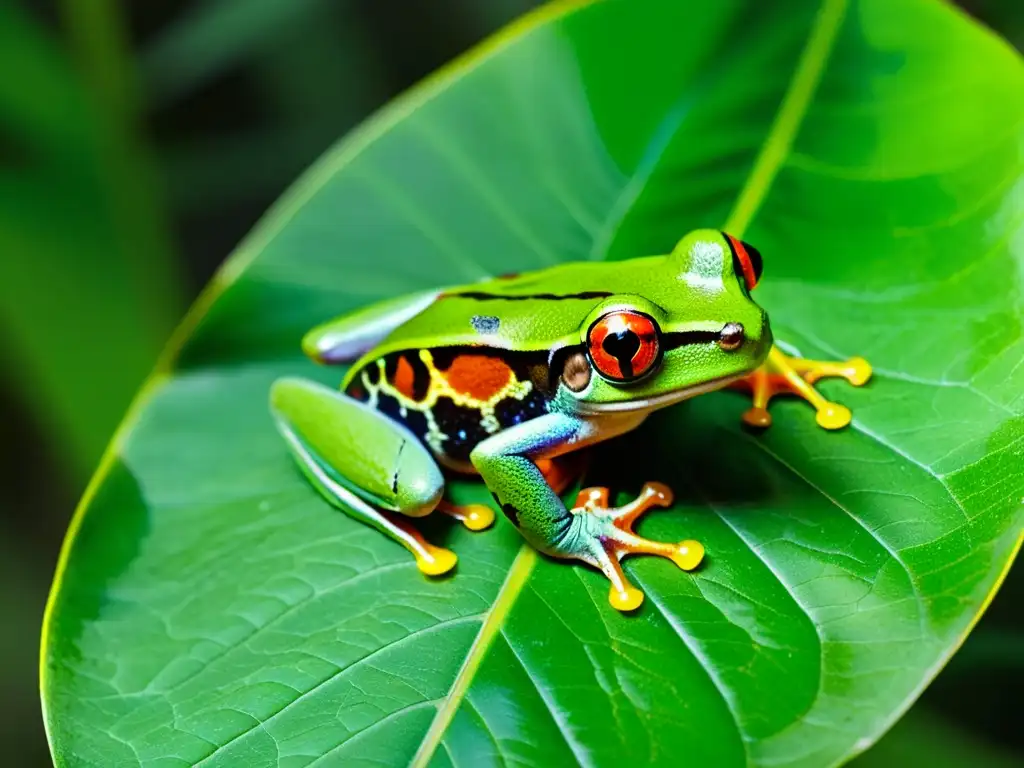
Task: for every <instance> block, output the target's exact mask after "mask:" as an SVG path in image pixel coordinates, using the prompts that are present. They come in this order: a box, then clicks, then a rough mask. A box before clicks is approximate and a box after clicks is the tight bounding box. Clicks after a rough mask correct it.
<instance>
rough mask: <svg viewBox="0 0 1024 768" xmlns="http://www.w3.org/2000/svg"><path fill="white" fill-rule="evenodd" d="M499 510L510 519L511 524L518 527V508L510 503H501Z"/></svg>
mask: <svg viewBox="0 0 1024 768" xmlns="http://www.w3.org/2000/svg"><path fill="white" fill-rule="evenodd" d="M501 511H502V512H504V513H505V517H507V518H508V519H509V520H511V521H512V525H514V526H515V527H516V528H518V527H519V510H518V509H516V508H515V507H513V506H512V505H511V504H502V505H501Z"/></svg>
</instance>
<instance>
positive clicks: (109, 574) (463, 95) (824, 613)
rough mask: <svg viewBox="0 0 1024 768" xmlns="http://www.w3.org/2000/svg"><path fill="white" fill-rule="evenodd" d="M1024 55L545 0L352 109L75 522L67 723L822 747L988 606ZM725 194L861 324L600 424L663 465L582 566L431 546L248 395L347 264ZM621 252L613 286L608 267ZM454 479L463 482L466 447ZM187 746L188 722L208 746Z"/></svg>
mask: <svg viewBox="0 0 1024 768" xmlns="http://www.w3.org/2000/svg"><path fill="white" fill-rule="evenodd" d="M1022 119H1024V67H1022V65H1021V62H1020V60H1019V59H1018V58H1017V57H1016V55H1015V54H1014V53H1012V52H1011V51H1010V49H1009V48H1008V47H1007V46H1006V45H1005V44H1003V43H1002V42H1001V41H999V40H998V39H996V38H995V37H994V36H992V35H991V34H989V33H988V32H986V31H984V30H982V29H980V28H979V27H977V26H975V25H973V24H972V23H971V22H969V21H968V20H967V19H966V18H965V17H963V16H961V15H960V14H959V13H958V12H957V11H955V10H954V9H952V8H950V7H947V6H945V5H943V4H940V3H934V2H931V1H930V0H899V2H892V0H860V1H859V2H850V3H845V2H841V0H826V2H824V4H823V5H821V6H820V7H819V6H816V5H815V4H812V3H807V2H803V0H794V1H793V2H779V3H758V2H742V1H740V0H735V1H732V2H720V3H713V4H698V3H679V2H676V0H628V1H627V0H607V1H606V2H594V3H569V4H561V5H555V6H551V7H549V8H547V9H545V10H544V11H542V12H541V13H539V14H536V15H534V16H532V17H530V18H528V19H527V20H526V21H524V22H522V23H520V24H518V25H516V26H515V27H513V28H512V29H510V30H508V31H507V33H506V34H505V35H504V36H503V37H501V38H500V39H498V40H497V41H493V42H492V43H490V44H488V45H487V46H485V47H484V48H483V49H482V50H481V51H479V52H477V53H476V54H475V56H473V57H472V58H471V59H469V60H467V61H465V62H462V63H461V64H459V65H457V66H455V67H453V68H450V69H448V70H447V71H445V72H444V73H442V74H441V75H439V76H437V77H435V78H433V79H432V80H430V81H428V82H427V83H426V84H424V85H423V86H421V87H419V88H418V89H417V90H415V91H414V92H413V93H411V94H409V95H408V96H407V97H405V98H403V99H402V100H400V101H399V102H397V103H395V104H394V105H392V106H391V107H390V108H389V109H387V110H385V112H384V113H383V114H382V115H380V116H378V117H377V118H376V119H374V120H373V121H371V122H370V123H368V124H367V125H366V126H364V127H363V128H362V129H361V130H360V131H358V132H357V133H356V134H355V135H353V136H351V137H349V138H348V139H347V140H346V141H344V142H343V143H342V144H341V145H340V146H339V147H338V148H337V149H336V150H335V151H333V152H331V153H329V155H328V156H327V157H325V158H324V160H323V161H322V162H321V163H320V164H319V165H318V166H317V167H316V168H315V169H313V170H312V171H311V172H310V173H309V174H308V176H307V177H306V178H304V179H303V180H302V181H301V182H300V183H299V184H298V185H297V186H296V188H295V189H294V190H293V191H292V192H291V193H290V194H289V195H288V196H287V197H286V198H285V199H284V200H283V201H282V202H281V203H280V205H279V206H278V207H277V208H276V210H274V211H273V212H272V213H271V214H270V215H269V216H268V218H267V219H266V220H265V221H264V222H263V223H262V224H261V226H260V227H259V228H258V229H257V231H256V232H254V234H253V235H252V236H251V238H250V239H249V240H248V241H247V242H246V243H245V244H243V246H242V248H241V250H240V252H239V253H238V254H237V255H236V256H235V257H234V258H233V259H232V261H230V262H229V264H228V266H227V267H226V268H225V270H224V272H223V273H222V274H221V276H220V277H219V278H218V280H217V281H215V283H214V284H213V286H211V288H210V291H209V292H208V294H207V299H206V300H205V301H204V302H203V303H202V309H200V310H199V311H198V312H196V313H194V314H193V319H198V322H196V323H192V324H190V325H189V335H188V338H187V341H185V342H184V345H183V347H182V348H181V349H180V353H179V354H178V355H177V359H176V362H175V364H174V366H173V368H171V367H168V368H167V369H166V370H164V371H163V372H162V373H161V374H160V375H159V376H158V377H157V378H156V379H155V380H154V381H153V383H152V385H151V386H150V387H149V388H147V389H146V390H145V391H144V393H143V395H142V396H141V397H140V399H139V402H138V404H137V408H136V409H135V410H134V412H133V414H132V415H131V416H130V417H129V419H128V420H127V421H126V423H125V425H124V427H123V429H122V430H121V432H120V434H119V435H118V437H117V439H116V441H115V443H114V446H113V449H112V451H111V452H110V454H109V456H108V461H107V462H106V463H105V465H104V467H103V468H102V470H101V472H100V473H99V475H98V476H97V478H96V481H95V483H94V485H93V487H92V489H91V491H90V493H89V494H88V495H87V498H86V500H85V502H84V504H83V508H82V510H81V514H80V516H79V517H78V518H77V520H76V524H75V526H74V527H73V529H72V532H71V534H70V536H69V544H68V548H67V551H66V558H65V560H64V563H63V566H62V568H61V571H60V573H59V574H58V580H57V584H56V587H55V593H54V597H53V600H52V604H51V608H50V612H49V614H48V622H47V632H46V635H45V637H44V649H43V652H44V673H45V674H44V699H45V702H46V710H47V719H48V725H49V730H50V736H51V740H52V744H53V747H54V750H55V754H56V755H57V757H58V761H59V762H61V763H62V764H69V765H110V764H116V763H117V762H118V761H121V762H124V763H130V762H133V761H140V762H143V763H145V764H153V765H158V764H159V765H177V764H182V765H185V764H193V763H201V764H204V765H239V764H245V765H252V766H257V765H276V764H280V765H288V766H298V765H307V764H312V763H317V764H320V765H332V764H344V765H363V764H366V765H369V764H378V765H380V764H384V765H398V764H406V763H408V762H409V761H410V759H412V758H414V757H415V760H416V763H417V764H430V765H437V766H448V765H452V766H471V765H472V766H477V765H490V764H495V765H501V764H516V765H562V764H571V763H573V762H579V763H581V764H585V765H599V766H614V765H619V764H622V763H623V761H630V762H637V763H646V762H651V763H659V764H688V765H713V766H742V765H746V764H754V765H773V766H819V765H827V764H833V763H836V762H838V761H841V760H843V759H845V758H846V757H848V756H850V755H851V754H854V753H856V752H858V751H860V750H863V749H865V748H866V747H867V746H869V745H870V744H871V743H872V742H873V741H874V740H875V739H876V738H877V737H878V736H879V735H880V734H881V733H882V732H883V731H884V730H885V729H886V728H887V727H888V726H889V725H890V724H891V723H892V722H893V721H894V720H895V719H896V718H897V717H898V715H899V714H900V713H901V712H902V711H903V710H904V709H905V708H906V707H907V706H909V704H910V703H911V702H912V701H913V699H914V698H915V697H916V695H917V694H918V693H919V692H920V690H921V689H922V687H923V686H924V685H926V684H927V682H928V681H929V680H930V679H931V677H932V676H934V674H935V673H936V672H937V671H938V669H939V668H940V667H941V666H942V664H943V663H944V662H945V660H946V659H947V658H948V657H949V655H950V654H951V653H952V652H953V651H954V650H955V648H956V647H957V645H958V644H959V642H960V640H961V638H962V637H963V636H964V634H965V633H966V632H967V631H968V630H969V628H970V626H971V625H972V622H973V621H974V620H975V617H976V616H977V614H978V613H979V611H980V610H981V609H982V607H983V605H984V604H985V602H986V600H987V599H988V597H989V595H990V594H991V592H992V591H993V590H994V588H995V587H996V586H997V585H998V582H999V581H1000V579H1001V576H1002V574H1003V573H1004V572H1005V569H1006V568H1007V567H1008V564H1009V561H1010V559H1011V558H1012V556H1013V553H1014V550H1015V547H1016V546H1017V544H1018V541H1019V536H1020V531H1021V525H1022V521H1024V510H1022V507H1021V497H1022V495H1024V469H1022V459H1024V365H1022V364H1021V360H1022V358H1024V337H1022V319H1024V312H1022V309H1021V307H1022V299H1021V296H1022V294H1021V289H1022V283H1024V250H1022V249H1024V239H1022V236H1024V233H1022V230H1021V223H1022V217H1024V200H1022V195H1021V179H1022V173H1021V172H1022V168H1024V163H1022V158H1021V146H1022V138H1024V133H1022ZM723 225H724V226H725V227H727V228H728V229H729V230H730V231H731V232H732V233H733V234H735V235H737V236H742V237H743V238H744V239H745V240H747V241H749V242H753V243H756V244H757V246H758V248H759V249H760V250H761V252H762V254H764V257H765V264H766V267H765V276H764V280H763V281H762V284H761V286H759V287H758V289H757V291H758V296H759V301H760V302H761V303H762V304H763V305H764V306H765V307H767V308H768V310H769V312H770V314H771V317H772V322H773V327H774V329H775V333H776V336H777V337H779V338H780V339H782V340H784V341H785V342H787V343H788V344H790V345H792V346H793V347H795V348H797V349H798V350H799V351H800V352H801V353H803V354H804V355H806V356H808V357H833V356H834V357H847V356H849V355H852V354H861V355H864V356H865V357H867V358H868V359H869V360H871V361H872V363H874V365H875V366H876V376H875V379H874V380H873V381H872V382H871V384H870V385H869V386H867V387H865V388H863V389H861V390H853V389H850V388H848V387H846V386H845V385H842V384H835V383H834V382H830V383H826V384H824V385H823V389H824V391H825V392H826V393H827V394H828V395H830V396H832V397H835V398H837V399H840V400H842V401H843V402H845V403H847V404H848V405H850V406H851V407H852V408H853V410H854V413H855V422H854V424H853V425H852V426H851V427H850V428H848V429H846V430H844V431H842V432H839V433H825V432H823V431H821V430H820V429H818V428H817V427H816V426H815V425H814V422H813V417H812V414H811V412H810V411H809V410H808V409H807V408H806V406H804V405H803V404H800V403H797V402H783V403H779V404H777V405H775V406H774V410H773V413H774V416H775V425H774V426H773V427H772V428H771V429H770V430H769V431H767V432H766V433H764V434H761V435H754V434H751V433H748V432H745V431H744V430H743V429H741V427H740V422H739V416H740V414H741V413H742V411H743V409H744V408H745V403H744V402H743V399H742V398H741V397H739V396H738V395H735V394H730V393H718V394H713V395H708V396H706V397H703V398H700V399H698V400H697V401H694V402H693V403H691V404H689V405H688V406H685V407H679V408H675V409H672V410H670V411H666V412H662V413H659V414H657V415H656V416H655V417H652V418H651V419H650V420H649V421H648V422H647V423H646V424H645V425H644V427H643V428H642V429H641V430H640V431H639V432H637V433H635V434H633V435H630V436H629V437H626V438H622V439H620V440H618V441H616V442H614V443H611V444H609V445H608V446H606V447H605V448H604V449H602V450H601V451H599V452H598V454H597V456H596V457H595V462H596V466H595V475H597V474H599V475H600V476H601V479H602V480H604V481H606V482H610V483H613V484H614V485H615V486H616V487H618V488H621V489H622V491H623V498H625V496H626V495H627V494H628V493H635V492H636V490H637V489H638V488H639V486H640V484H641V483H642V482H643V481H644V480H648V479H658V480H663V481H665V482H668V483H670V484H672V485H673V486H674V487H675V490H676V493H677V497H678V498H677V502H676V504H675V506H674V507H673V508H672V510H670V511H667V512H662V513H658V514H657V515H652V516H651V517H650V519H649V520H646V521H645V522H643V523H642V525H641V529H640V530H641V532H642V533H643V534H645V535H648V536H651V537H652V538H659V539H665V540H678V539H682V538H688V537H692V538H696V539H699V540H701V541H702V542H703V543H704V545H705V546H706V548H707V551H708V553H709V557H708V560H707V562H706V565H705V566H704V567H702V569H700V570H699V571H697V572H695V573H694V574H693V575H686V574H683V573H681V572H680V571H678V570H675V569H673V568H672V566H671V565H670V564H668V563H665V562H651V561H643V560H639V561H631V562H630V563H629V564H628V566H627V569H628V570H629V572H630V573H631V574H632V576H633V578H634V579H635V580H636V581H637V582H638V583H639V584H640V585H641V586H642V587H643V588H644V589H645V591H646V592H647V595H648V599H647V601H646V602H645V604H644V606H643V607H642V608H641V609H640V611H639V612H638V613H637V615H632V616H623V615H620V614H618V613H616V612H615V611H614V610H612V609H611V608H610V606H609V605H608V602H607V584H606V582H605V581H604V580H603V578H602V577H601V576H600V575H599V574H597V573H596V572H592V571H589V570H587V569H585V568H584V567H581V566H575V565H568V564H564V563H557V562H553V561H548V560H545V559H543V558H539V557H537V556H536V555H534V554H533V553H532V551H531V550H530V549H529V548H527V547H524V546H523V544H522V540H521V539H520V538H519V536H518V534H517V533H516V532H515V531H514V530H512V529H511V527H510V526H508V525H507V524H505V521H500V522H499V525H497V526H496V527H495V529H493V530H491V531H489V532H488V533H486V534H469V533H467V532H465V531H463V530H460V529H454V528H451V527H448V526H446V524H445V523H444V522H443V521H429V522H428V523H427V525H426V528H427V530H428V534H429V535H430V536H431V537H432V538H433V539H434V540H435V541H443V542H445V543H446V544H447V545H448V546H450V547H452V548H453V549H455V550H456V551H457V552H458V553H459V555H460V563H459V567H458V570H457V573H456V575H455V576H454V578H450V579H445V580H440V581H434V582H431V581H428V580H426V579H425V578H423V577H422V576H421V575H420V574H419V573H418V572H417V571H416V569H415V567H414V565H413V563H412V560H411V558H409V556H408V555H407V553H406V552H405V551H404V550H402V549H401V548H400V547H398V546H397V545H395V544H393V543H392V542H390V541H387V540H386V539H384V538H383V537H382V536H381V535H379V534H378V533H376V532H375V531H373V530H370V529H367V528H364V527H361V526H360V525H358V524H357V523H355V522H354V521H352V520H350V519H349V518H347V517H345V516H344V515H342V514H339V513H337V512H334V511H332V509H331V508H330V507H328V505H327V504H326V503H325V502H324V501H322V500H321V499H320V498H319V497H318V496H317V495H316V494H315V492H314V491H313V490H312V489H311V488H310V487H309V486H307V485H306V483H305V482H304V481H303V480H302V478H301V476H300V474H299V473H298V471H297V470H296V469H295V467H294V466H293V464H292V462H291V459H290V458H289V456H288V454H287V453H286V450H285V448H284V446H283V444H282V442H281V441H280V439H279V438H278V436H277V434H276V433H275V431H274V429H273V426H272V424H271V421H270V418H269V415H268V413H267V407H266V399H267V389H268V387H269V385H270V382H271V381H272V380H273V379H274V378H275V377H277V376H280V375H282V374H286V373H293V374H301V375H305V376H310V377H316V378H318V379H320V380H322V381H325V382H337V381H338V379H339V375H338V371H337V370H336V369H335V370H325V369H320V368H316V367H314V366H313V365H312V364H310V363H308V362H306V361H304V360H303V359H302V357H301V355H300V354H299V344H298V342H299V339H300V337H301V335H302V333H303V332H304V331H305V330H306V329H307V328H309V327H311V326H312V325H314V324H316V323H318V322H320V321H322V320H324V319H326V318H329V317H331V316H333V315H336V314H338V313H341V312H343V311H345V310H348V309H351V308H355V307H357V306H360V305H363V304H365V303H368V302H370V301H373V300H376V299H379V298H383V297H387V296H392V295H397V294H399V293H403V292H411V291H415V290H419V289H423V288H426V287H430V286H438V285H445V284H451V283H463V282H468V281H472V280H475V279H477V278H480V277H483V276H485V275H488V274H493V273H504V272H510V271H521V270H526V269H534V268H543V267H545V266H548V265H551V264H556V263H558V262H560V261H564V260H574V259H601V258H613V259H619V258H627V257H629V256H633V255H639V254H648V253H660V252H665V251H666V250H668V249H669V248H671V246H672V245H673V244H674V242H675V241H676V240H677V239H678V237H679V236H680V235H681V234H682V233H683V232H685V231H686V230H688V229H691V228H694V227H698V226H723ZM612 288H614V286H612ZM455 495H456V497H458V498H461V499H474V500H479V501H486V500H488V499H489V496H488V495H487V494H486V492H485V491H484V490H483V489H482V488H481V487H480V486H479V485H478V484H473V483H464V484H459V485H457V487H456V488H455ZM201 761H202V762H201Z"/></svg>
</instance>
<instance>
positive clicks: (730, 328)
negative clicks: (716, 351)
mask: <svg viewBox="0 0 1024 768" xmlns="http://www.w3.org/2000/svg"><path fill="white" fill-rule="evenodd" d="M744 338H745V334H744V332H743V326H742V325H741V324H740V323H726V324H725V327H723V328H722V330H721V331H719V332H718V346H719V347H721V348H722V349H724V350H725V351H726V352H732V351H733V350H736V349H739V348H740V346H741V345H742V344H743V340H744Z"/></svg>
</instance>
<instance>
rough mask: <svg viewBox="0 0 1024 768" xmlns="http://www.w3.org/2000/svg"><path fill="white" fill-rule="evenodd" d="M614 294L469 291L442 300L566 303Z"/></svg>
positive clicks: (444, 296)
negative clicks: (508, 293) (509, 293)
mask: <svg viewBox="0 0 1024 768" xmlns="http://www.w3.org/2000/svg"><path fill="white" fill-rule="evenodd" d="M613 295H614V294H612V293H609V292H608V291H582V292H580V293H563V294H557V293H525V294H520V295H517V296H506V295H504V294H500V293H485V292H483V291H467V292H466V293H446V294H444V295H443V296H442V297H441V298H445V299H472V300H473V301H527V300H528V299H535V300H538V301H566V300H568V299H580V300H586V299H607V298H608V297H609V296H613Z"/></svg>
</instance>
